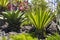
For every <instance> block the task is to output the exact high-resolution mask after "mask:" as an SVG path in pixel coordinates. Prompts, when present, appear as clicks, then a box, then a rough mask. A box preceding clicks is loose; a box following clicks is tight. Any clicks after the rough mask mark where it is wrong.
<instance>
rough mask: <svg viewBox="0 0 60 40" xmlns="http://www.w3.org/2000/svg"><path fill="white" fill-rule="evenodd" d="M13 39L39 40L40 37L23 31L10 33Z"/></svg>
mask: <svg viewBox="0 0 60 40" xmlns="http://www.w3.org/2000/svg"><path fill="white" fill-rule="evenodd" d="M10 39H11V40H38V38H35V37H32V36H31V35H30V34H28V33H22V34H17V35H10Z"/></svg>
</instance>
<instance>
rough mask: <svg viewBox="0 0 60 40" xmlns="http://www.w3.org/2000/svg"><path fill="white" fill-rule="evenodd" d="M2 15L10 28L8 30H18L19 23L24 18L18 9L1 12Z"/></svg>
mask: <svg viewBox="0 0 60 40" xmlns="http://www.w3.org/2000/svg"><path fill="white" fill-rule="evenodd" d="M3 16H4V18H6V22H7V23H8V24H9V27H8V28H11V29H10V30H14V29H15V30H20V25H21V23H23V22H24V21H25V20H26V19H25V17H24V14H23V13H21V12H20V11H18V10H17V11H7V12H3Z"/></svg>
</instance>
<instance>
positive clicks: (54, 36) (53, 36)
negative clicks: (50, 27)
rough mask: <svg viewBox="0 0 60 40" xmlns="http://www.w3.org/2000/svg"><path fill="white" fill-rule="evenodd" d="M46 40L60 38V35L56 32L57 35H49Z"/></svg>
mask: <svg viewBox="0 0 60 40" xmlns="http://www.w3.org/2000/svg"><path fill="white" fill-rule="evenodd" d="M46 40H60V35H59V34H55V35H51V36H48V37H47V38H46Z"/></svg>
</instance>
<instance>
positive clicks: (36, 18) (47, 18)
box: [27, 7, 55, 35]
mask: <svg viewBox="0 0 60 40" xmlns="http://www.w3.org/2000/svg"><path fill="white" fill-rule="evenodd" d="M54 17H55V13H52V12H50V10H49V9H48V10H47V9H46V10H43V9H42V8H38V7H36V8H34V9H32V10H30V11H28V12H27V18H28V19H29V20H30V21H31V23H32V24H33V25H34V26H35V27H36V29H38V30H39V32H40V33H41V34H42V35H44V34H45V33H44V32H45V28H46V27H47V26H48V25H49V23H50V22H51V21H52V20H53V19H54Z"/></svg>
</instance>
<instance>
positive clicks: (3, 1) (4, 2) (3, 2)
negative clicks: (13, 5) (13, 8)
mask: <svg viewBox="0 0 60 40" xmlns="http://www.w3.org/2000/svg"><path fill="white" fill-rule="evenodd" d="M8 3H9V1H8V0H0V6H2V7H6V6H7V4H8Z"/></svg>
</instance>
